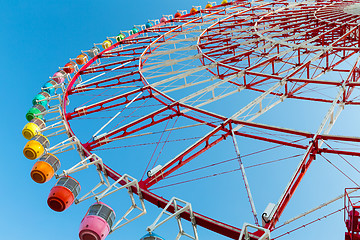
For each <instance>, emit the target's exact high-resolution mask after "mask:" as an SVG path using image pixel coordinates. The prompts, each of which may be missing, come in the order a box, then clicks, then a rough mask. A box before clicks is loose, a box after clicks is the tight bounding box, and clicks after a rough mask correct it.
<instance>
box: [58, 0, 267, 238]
mask: <svg viewBox="0 0 360 240" xmlns="http://www.w3.org/2000/svg"><path fill="white" fill-rule="evenodd" d="M242 2H243V1H240V0H238V1H234V2H231V3H228V4H224V5H221V6H225V5H235V6H234V7H230V8H229V9H232V8H236V7H237V6H238V3H242ZM214 7H216V6H214ZM201 11H202V10H201ZM220 11H222V10H219V12H220ZM216 13H218V12H213V13H210V14H207V16H211V15H215V14H216ZM191 15H194V14H187V15H183V16H182V17H186V16H191ZM199 19H201V17H198V18H195V19H193V20H191V21H189V22H186V23H184V24H183V25H179V26H178V27H176V28H174V29H172V30H170V31H168V32H166V33H164V34H163V35H161V36H160V37H158V38H157V39H156V40H154V41H153V42H152V43H151V44H149V45H148V46H147V47H146V48H145V50H144V51H143V53H142V54H141V55H140V59H139V74H140V77H141V79H142V81H143V83H144V85H145V86H146V85H149V83H148V82H147V81H146V78H145V77H144V76H143V74H142V72H141V69H142V65H143V62H142V58H141V57H143V56H144V55H145V54H146V53H147V51H148V50H149V49H150V47H151V45H153V44H155V43H156V42H157V41H159V40H160V39H162V38H163V37H164V36H165V35H168V34H170V33H172V32H174V31H176V30H179V29H181V28H182V27H183V26H186V25H188V24H191V23H193V22H195V21H197V20H199ZM165 24H166V22H164V23H160V24H158V25H156V26H162V25H165ZM211 26H212V25H211ZM145 31H146V30H143V31H140V32H139V33H137V34H133V35H131V36H129V37H127V38H125V39H124V40H129V39H132V38H135V37H137V36H139V35H140V34H142V33H144V32H145ZM205 31H206V30H204V32H205ZM124 40H122V41H120V42H117V43H115V44H113V45H112V46H111V47H109V48H107V49H105V50H103V51H102V52H100V53H99V54H98V55H96V56H95V57H94V58H92V59H90V60H89V61H88V62H87V63H86V64H85V65H83V66H82V67H81V68H80V70H79V71H78V72H77V73H76V74H75V75H74V76H73V78H72V79H71V81H70V82H69V84H68V86H67V88H66V91H65V92H64V95H63V99H62V103H61V107H62V112H61V114H62V117H63V120H64V124H65V128H66V130H67V133H68V135H69V137H76V135H75V134H74V132H73V130H72V129H71V127H70V124H69V121H68V119H67V117H66V106H67V102H68V97H69V91H70V90H71V88H72V87H73V86H74V84H75V82H76V80H77V79H78V78H79V76H80V73H81V72H82V71H83V70H85V69H87V67H89V66H90V65H91V64H92V63H94V62H95V61H96V60H97V59H98V58H99V56H101V55H103V54H104V53H106V52H107V51H109V50H112V49H114V48H115V47H117V46H118V45H120V44H121V43H122V42H123V41H124ZM198 50H199V51H201V49H200V48H199V47H198ZM204 56H205V54H204ZM205 57H207V56H205ZM207 58H209V57H207ZM210 60H211V61H213V60H212V59H210ZM79 147H80V148H81V152H82V153H83V154H84V155H85V156H86V157H88V156H90V155H91V152H90V151H88V150H87V149H86V148H85V147H84V145H83V143H81V142H80V141H79ZM104 168H105V171H106V174H107V175H108V176H109V177H111V178H112V179H113V180H114V181H116V180H118V179H119V178H120V177H121V175H120V174H118V173H117V172H116V171H114V170H112V169H111V168H110V167H108V166H107V165H106V164H104ZM120 184H122V185H124V184H125V182H120ZM140 189H141V195H142V197H143V198H144V199H145V200H147V201H148V202H150V203H152V204H154V205H156V206H158V207H161V208H165V206H166V205H167V204H168V202H169V201H168V200H166V199H164V198H162V197H160V196H158V195H156V194H154V193H152V192H150V191H148V190H147V189H145V188H143V186H141V184H140ZM132 190H133V192H134V193H136V194H139V193H138V192H137V189H136V188H135V187H133V189H132ZM168 211H170V212H174V207H172V206H170V207H169V208H168ZM194 215H195V221H196V224H197V225H199V226H202V227H204V228H207V229H209V230H211V231H213V232H216V233H219V234H221V235H224V236H226V237H229V238H232V239H238V238H239V236H240V233H241V229H240V228H236V227H233V226H231V225H228V224H225V223H222V222H220V221H217V220H214V219H212V218H209V217H207V216H204V215H201V214H199V213H196V212H194ZM181 217H182V218H184V219H186V220H188V221H191V219H190V214H189V213H188V212H184V213H182V215H181ZM261 235H262V232H261V231H260V232H255V233H253V234H250V240H255V239H258V237H259V236H261Z"/></svg>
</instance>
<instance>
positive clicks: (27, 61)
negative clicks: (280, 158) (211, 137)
mask: <svg viewBox="0 0 360 240" xmlns="http://www.w3.org/2000/svg"><path fill="white" fill-rule="evenodd" d="M206 3H207V1H205V0H201V1H197V2H196V5H201V6H203V7H204V6H205V5H206ZM192 5H194V1H190V0H183V1H160V0H154V1H151V2H150V1H145V0H139V1H136V2H135V1H113V0H109V1H92V0H89V1H84V0H79V1H69V0H64V1H6V2H4V3H2V13H1V15H0V21H1V23H2V24H1V28H0V36H1V38H0V43H1V46H2V58H1V59H0V65H1V66H2V67H1V73H2V74H1V77H2V81H1V83H2V88H1V95H2V96H3V98H2V99H3V112H4V113H3V116H2V118H1V125H2V126H3V129H2V133H3V137H2V138H1V142H0V143H1V146H2V147H1V150H2V157H1V159H2V162H3V164H2V167H3V171H2V174H1V175H0V176H1V177H0V180H1V185H0V186H1V192H2V194H1V200H0V203H1V206H2V207H3V209H2V210H1V216H2V217H1V218H0V226H1V229H2V230H3V231H2V232H3V233H2V238H3V239H14V240H17V239H30V240H32V239H34V240H35V239H36V240H45V239H46V240H47V239H52V240H58V239H77V234H78V226H79V223H80V221H81V219H82V217H83V215H84V213H85V212H86V210H87V208H88V206H89V205H90V204H91V202H88V203H85V204H80V205H78V206H75V207H74V206H72V207H70V208H69V209H68V210H67V211H66V212H64V213H56V212H53V211H52V210H51V209H49V208H48V206H47V204H46V199H47V195H48V192H49V190H50V188H51V186H52V185H53V184H54V183H55V180H52V181H51V182H50V183H47V184H43V185H39V184H36V183H34V182H33V181H32V180H31V178H30V174H29V172H30V169H31V167H32V165H33V163H34V162H33V161H30V160H28V159H26V158H25V157H24V156H23V154H22V149H23V147H24V145H25V143H26V140H25V139H24V138H23V137H22V135H21V130H22V128H23V126H24V125H25V124H26V119H25V113H26V112H27V110H28V109H29V108H30V107H31V100H32V98H33V97H34V96H35V95H36V93H37V92H39V91H40V87H41V86H42V84H43V83H45V82H46V81H47V80H48V77H49V76H50V75H52V74H53V73H54V72H55V71H56V70H57V69H58V67H59V66H62V65H64V64H65V63H66V62H67V61H68V59H69V58H71V57H76V56H77V55H78V54H79V53H80V51H81V50H86V49H89V48H90V47H91V46H92V45H93V43H100V42H102V41H103V40H104V39H105V38H106V37H107V36H114V35H116V34H118V32H119V30H128V29H131V28H132V26H133V25H134V24H144V23H146V21H147V20H148V19H157V18H160V17H161V16H162V15H163V14H165V15H166V14H174V13H175V12H176V10H178V9H179V10H182V9H187V10H188V11H189V9H190V8H191V6H192ZM289 109H291V107H290V108H289ZM292 110H294V109H292ZM301 111H303V114H308V113H309V112H311V115H312V116H316V117H317V118H318V119H321V117H322V116H323V115H324V113H325V111H319V110H318V109H317V108H316V106H308V107H306V108H303V109H302V110H301ZM297 113H299V112H297ZM353 113H354V111H350V112H344V113H343V114H344V116H345V117H344V118H343V120H339V122H340V123H339V126H337V127H335V129H334V131H335V132H336V133H341V132H346V134H349V135H352V134H354V132H353V131H352V128H351V127H344V126H349V125H350V124H351V125H353V124H354V122H356V121H357V122H358V120H359V118H360V117H359V114H357V115H354V114H353ZM299 114H300V113H299ZM317 115H319V116H317ZM287 118H289V119H287ZM350 118H351V120H350ZM291 119H292V118H291V117H289V116H284V118H282V119H281V120H282V121H287V120H289V121H291ZM269 122H272V121H271V119H269ZM319 123H320V122H319ZM309 124H310V123H309ZM309 126H310V125H309ZM309 128H310V129H312V128H311V127H309ZM356 134H358V130H356V132H355V135H356ZM226 147H227V146H224V149H227V148H226ZM111 154H112V153H108V155H109V156H111ZM208 154H209V155H211V154H218V155H219V158H221V159H229V158H231V157H234V152H232V153H231V154H230V153H226V154H225V153H223V152H217V153H213V152H210V153H208ZM64 156H66V157H68V158H72V157H76V155H75V154H68V155H64ZM220 156H221V157H220ZM205 157H206V155H205ZM126 158H127V157H126V156H125V159H126ZM314 165H315V166H314V168H313V169H311V174H313V175H312V176H313V178H310V179H304V185H303V186H302V187H300V188H299V192H302V191H305V190H308V189H307V186H309V185H312V183H313V181H318V182H321V187H319V188H316V189H311V190H310V193H309V192H308V193H306V194H305V195H299V196H298V199H296V198H295V199H296V200H295V202H294V204H299V205H302V203H304V202H314V204H313V205H311V206H316V204H320V203H322V202H321V201H322V199H321V200H319V201H317V199H316V198H317V195H319V194H318V193H319V192H320V193H321V194H324V195H325V194H327V193H329V192H330V191H331V190H332V189H334V188H336V191H335V193H334V194H329V195H330V196H333V197H335V196H337V194H340V193H341V191H342V190H341V189H342V186H343V185H346V184H347V183H348V182H346V181H345V180H343V179H342V178H341V180H340V181H341V184H339V182H338V181H337V180H335V179H331V178H330V179H326V180H324V178H323V177H322V176H321V175H322V174H324V173H325V172H327V173H330V172H331V174H332V173H333V172H332V171H334V170H333V169H332V168H331V167H329V166H328V165H322V164H316V163H315V164H314ZM286 168H287V165H285V166H282V168H278V167H277V166H274V167H273V168H272V169H271V171H272V172H271V174H270V175H271V179H273V180H274V181H276V178H277V176H276V172H277V171H285V170H286ZM131 171H133V170H131ZM249 171H250V170H249ZM266 171H267V170H266ZM250 172H251V171H250ZM264 173H265V172H264V171H261V170H260V171H258V172H257V171H256V170H254V172H252V176H250V181H252V182H257V183H258V184H259V185H260V184H262V185H263V187H264V189H263V192H261V191H260V193H259V194H255V195H257V196H258V197H260V198H261V197H263V196H264V195H265V193H266V196H269V195H271V194H272V192H271V191H272V190H271V186H268V184H266V181H268V179H269V178H267V177H264ZM319 173H320V174H319ZM289 174H291V172H289ZM82 177H84V176H82ZM357 179H358V177H357ZM90 181H92V179H89V182H90ZM279 181H280V180H279ZM209 184H214V186H216V189H217V191H218V192H219V194H224V196H225V195H226V194H227V193H228V192H229V191H230V190H232V189H230V190H229V189H227V188H226V187H224V185H222V184H220V185H218V184H219V182H218V181H215V180H214V181H210V182H209ZM258 184H255V185H258ZM337 184H339V186H337ZM269 185H270V184H269ZM351 186H352V185H350V187H351ZM206 190H208V189H206ZM170 191H171V190H170ZM199 191H200V192H201V191H204V193H203V194H204V199H206V197H205V196H207V195H206V193H205V190H204V189H199ZM241 193H242V194H244V192H241ZM321 194H320V195H321ZM238 195H240V192H239V193H238V194H236V196H238ZM304 196H305V197H304ZM306 196H307V197H306ZM278 197H279V195H278V194H277V193H276V194H273V195H271V197H269V198H270V199H271V201H273V202H274V201H277V199H278ZM239 198H242V200H244V199H245V195H241V196H240V197H239ZM330 198H331V197H329V198H328V199H325V200H329V199H330ZM204 199H198V202H195V203H194V204H196V205H197V206H198V207H199V208H202V209H205V210H206V209H211V208H215V206H214V205H208V204H207V203H206V201H205V200H204ZM245 200H246V199H245ZM111 201H113V202H116V200H111ZM233 201H234V199H232V200H229V202H227V201H226V200H224V202H223V203H222V204H221V205H222V206H221V207H217V208H215V210H214V211H215V212H216V213H215V215H221V214H222V213H223V212H222V211H224V212H231V211H233V210H234V209H233V208H230V207H229V206H231V204H232V202H233ZM266 201H268V200H264V201H261V202H266ZM263 204H265V203H263ZM292 204H293V203H292ZM196 205H195V206H196ZM341 205H342V203H340V204H339V205H337V207H341ZM292 207H294V205H292ZM295 208H296V207H295ZM299 208H300V207H299ZM334 209H336V207H335V208H334ZM235 210H236V211H239V213H240V214H239V215H241V212H242V210H243V209H237V208H235ZM262 210H263V207H260V209H258V212H261V211H262ZM246 211H247V212H248V211H249V209H246ZM149 212H150V213H151V214H148V215H147V216H146V217H144V218H143V219H141V220H139V223H138V224H137V223H131V224H129V226H128V227H127V228H124V229H121V230H119V231H118V232H115V233H114V234H113V235H112V236H109V237H108V239H109V240H111V239H127V240H135V239H140V237H141V236H143V235H144V234H146V232H145V227H146V226H147V225H150V224H151V223H152V220H154V219H155V216H156V215H155V214H156V213H158V210H157V209H156V208H151V207H150V209H149ZM200 212H201V211H200ZM296 213H297V214H299V213H301V210H300V212H297V211H294V212H291V213H289V214H288V215H289V217H292V216H294V215H296ZM320 215H321V214H320ZM225 217H226V218H227V219H228V221H230V222H232V223H233V224H235V222H236V223H237V226H238V227H241V226H242V224H243V219H241V221H238V220H239V219H240V218H237V217H235V218H232V216H225ZM335 218H336V219H335ZM334 219H335V220H334ZM284 220H285V219H284ZM246 221H251V218H250V219H248V220H246ZM341 223H342V215H341V214H337V215H336V217H334V218H332V219H331V220H330V223H329V225H330V226H335V227H336V228H337V230H339V229H340V230H339V231H337V232H336V233H335V234H334V235H330V236H336V237H334V238H333V239H339V238H341V237H342V236H343V231H344V228H343V226H341V225H340V224H341ZM185 224H186V223H185ZM329 225H328V226H329ZM144 226H145V227H144ZM173 229H176V223H175V222H172V224H168V225H167V226H164V229H162V230H160V229H159V231H157V232H158V233H159V234H160V235H164V236H165V237H167V239H173V236H174V235H173ZM328 229H329V228H328ZM328 229H326V228H325V227H324V231H325V230H328ZM299 232H300V231H299ZM201 234H203V235H201ZM309 235H310V236H311V237H309V238H308V239H313V238H314V239H315V237H317V236H318V235H315V234H314V235H312V234H311V231H310V232H306V230H305V231H302V232H301V233H299V234H298V235H293V236H294V239H301V237H303V236H309ZM218 237H219V236H216V235H215V236H214V235H207V233H206V231H203V230H200V238H201V239H218ZM219 239H220V237H219ZM282 239H290V238H286V237H285V238H282ZM329 239H330V238H329Z"/></svg>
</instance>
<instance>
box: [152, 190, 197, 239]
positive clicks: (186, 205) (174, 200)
mask: <svg viewBox="0 0 360 240" xmlns="http://www.w3.org/2000/svg"><path fill="white" fill-rule="evenodd" d="M178 202H179V203H181V204H183V205H184V206H180V205H179V204H178ZM170 206H172V207H174V213H173V214H171V213H169V212H168V209H169V207H170ZM183 212H189V213H190V219H191V224H192V228H193V231H194V235H193V236H192V235H190V234H188V233H185V231H184V229H183V227H182V223H181V217H180V214H181V213H183ZM164 214H165V215H167V217H166V218H165V219H164V220H162V221H160V219H161V218H162V216H163V215H164ZM172 218H175V219H176V221H177V223H178V226H179V233H178V234H177V236H176V238H175V239H176V240H177V239H180V237H181V236H186V237H188V238H191V239H193V240H198V239H199V237H198V233H197V229H196V222H195V216H194V212H193V211H192V207H191V204H190V203H189V202H186V201H184V200H181V199H179V198H176V197H173V198H171V200H170V201H169V202H168V204H167V205H166V206H165V207H164V208H163V210H162V211H161V213H160V214H159V216H158V217H157V218H156V219H155V221H154V222H153V224H151V225H150V226H148V227H147V229H146V230H147V231H148V232H150V233H151V232H153V231H154V230H155V229H156V228H158V227H159V226H161V225H162V224H164V223H165V222H167V221H169V220H170V219H172Z"/></svg>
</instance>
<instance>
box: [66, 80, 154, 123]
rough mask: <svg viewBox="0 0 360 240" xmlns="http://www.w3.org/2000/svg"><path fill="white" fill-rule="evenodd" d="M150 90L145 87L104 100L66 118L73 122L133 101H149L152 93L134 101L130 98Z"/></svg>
mask: <svg viewBox="0 0 360 240" xmlns="http://www.w3.org/2000/svg"><path fill="white" fill-rule="evenodd" d="M149 88H150V87H143V88H140V89H136V90H133V91H131V92H127V93H124V94H120V95H118V96H115V97H111V98H108V99H105V100H102V101H100V102H98V103H94V104H91V105H89V106H85V107H81V108H79V109H77V110H75V111H74V112H70V113H67V114H66V118H67V119H68V120H72V119H74V118H76V117H82V116H86V115H89V114H91V113H98V112H101V111H104V110H109V109H111V108H115V107H119V106H123V105H126V104H128V103H130V102H132V101H133V102H137V101H143V100H145V99H148V98H151V97H152V93H151V91H150V92H149V94H148V95H145V96H141V97H138V98H137V99H135V100H132V99H129V98H130V96H133V95H135V94H137V93H140V92H144V91H146V90H148V89H149ZM146 92H148V91H146ZM118 100H122V101H118ZM110 103H112V104H110ZM105 105H106V106H105Z"/></svg>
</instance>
